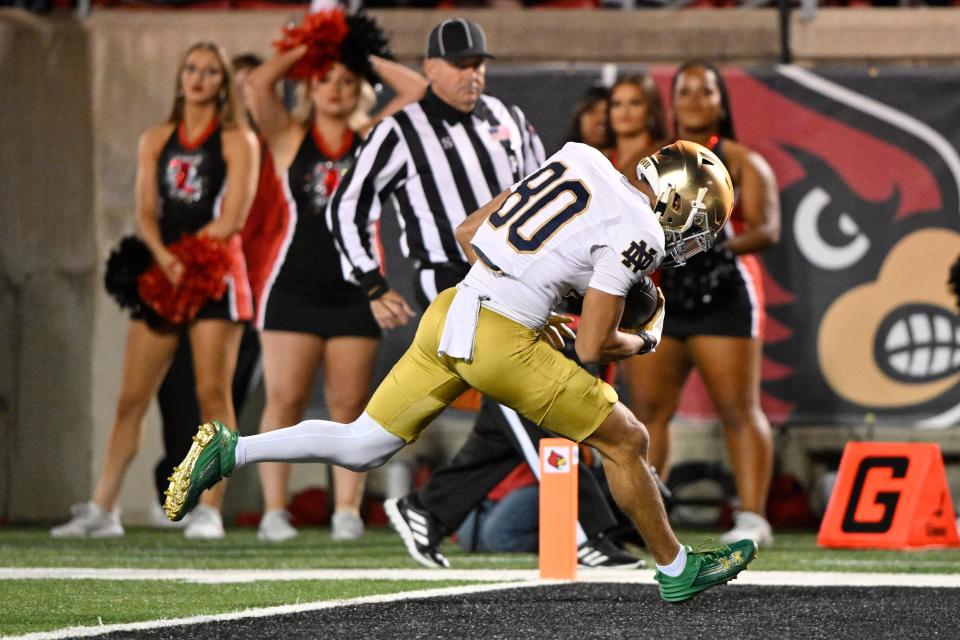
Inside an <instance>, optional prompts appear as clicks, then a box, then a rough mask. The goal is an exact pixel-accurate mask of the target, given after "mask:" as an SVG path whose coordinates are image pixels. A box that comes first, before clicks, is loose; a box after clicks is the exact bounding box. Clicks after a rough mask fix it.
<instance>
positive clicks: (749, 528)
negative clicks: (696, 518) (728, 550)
mask: <svg viewBox="0 0 960 640" xmlns="http://www.w3.org/2000/svg"><path fill="white" fill-rule="evenodd" d="M744 539H750V540H753V541H754V542H756V543H757V546H759V547H771V546H773V530H772V529H771V528H770V523H769V522H767V519H766V518H764V517H763V516H762V515H760V514H759V513H753V512H752V511H737V512H735V513H734V514H733V529H730V531H727V532H726V533H724V534H723V535H722V536H720V542H721V543H722V544H730V543H732V542H736V541H737V540H744Z"/></svg>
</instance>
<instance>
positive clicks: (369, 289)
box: [357, 269, 390, 302]
mask: <svg viewBox="0 0 960 640" xmlns="http://www.w3.org/2000/svg"><path fill="white" fill-rule="evenodd" d="M357 280H359V281H360V288H361V289H363V292H364V293H366V294H367V298H369V299H370V301H371V302H372V301H374V300H377V299H378V298H382V297H383V295H384V294H385V293H386V292H387V291H390V285H389V284H387V279H386V278H384V277H383V274H381V273H380V270H379V269H375V270H373V271H368V272H367V273H363V274H361V275H360V276H359V277H358V278H357Z"/></svg>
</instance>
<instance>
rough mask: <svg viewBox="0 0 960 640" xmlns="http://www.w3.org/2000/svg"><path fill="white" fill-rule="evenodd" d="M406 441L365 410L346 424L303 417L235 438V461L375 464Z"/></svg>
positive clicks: (362, 466)
mask: <svg viewBox="0 0 960 640" xmlns="http://www.w3.org/2000/svg"><path fill="white" fill-rule="evenodd" d="M405 444H406V443H405V442H404V441H403V440H402V439H401V438H399V437H397V436H395V435H393V434H392V433H390V432H389V431H387V430H386V429H384V428H383V427H381V426H380V425H379V424H377V423H376V422H375V421H374V419H373V418H371V417H370V416H368V415H367V414H366V413H365V412H364V413H363V414H361V415H360V417H359V418H357V419H356V420H354V421H353V422H351V423H350V424H340V423H339V422H331V421H329V420H304V421H303V422H301V423H300V424H297V425H294V426H292V427H286V428H284V429H276V430H274V431H268V432H266V433H261V434H258V435H255V436H247V437H245V438H240V439H239V440H238V441H237V449H236V463H237V465H242V464H253V463H255V462H326V463H328V464H335V465H337V466H339V467H345V468H347V469H350V470H352V471H366V470H368V469H373V468H374V467H379V466H380V465H382V464H383V463H384V462H386V461H387V460H389V459H390V456H392V455H393V454H394V453H396V452H397V451H399V450H400V449H401V448H403V446H404V445H405Z"/></svg>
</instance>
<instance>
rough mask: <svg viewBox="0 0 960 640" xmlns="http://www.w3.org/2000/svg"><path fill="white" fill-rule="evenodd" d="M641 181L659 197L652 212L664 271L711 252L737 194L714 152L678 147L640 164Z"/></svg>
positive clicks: (685, 145) (688, 145)
mask: <svg viewBox="0 0 960 640" xmlns="http://www.w3.org/2000/svg"><path fill="white" fill-rule="evenodd" d="M704 152H705V153H704ZM637 175H638V176H639V177H640V179H641V180H643V181H645V182H646V183H647V184H648V185H650V187H651V188H652V189H653V191H654V193H656V194H657V201H656V203H655V204H654V207H653V212H654V214H656V216H657V220H658V221H659V222H660V226H661V227H662V228H663V235H664V240H665V242H664V248H665V252H666V253H665V255H664V259H663V261H662V262H661V263H660V266H661V267H667V268H670V267H680V266H683V265H684V264H686V262H687V260H688V259H689V258H691V257H693V256H695V255H697V254H698V253H702V252H704V251H708V250H710V249H711V248H712V247H713V244H714V240H715V238H716V234H717V233H718V232H719V231H720V229H721V228H722V227H723V225H724V224H725V223H726V221H727V219H728V218H729V217H730V210H731V208H732V204H733V191H732V185H731V183H730V177H729V174H727V171H726V168H725V167H723V164H722V163H721V162H720V160H719V159H718V158H717V157H716V156H715V155H713V153H712V152H710V151H709V150H707V149H706V148H704V147H701V146H700V145H695V144H694V143H690V142H686V141H680V142H677V143H674V144H672V145H669V146H667V147H664V148H663V149H661V150H660V151H658V152H657V153H656V154H654V155H652V156H648V157H646V158H643V159H642V160H640V163H639V164H638V165H637ZM694 190H696V191H695V192H694ZM711 214H712V215H711Z"/></svg>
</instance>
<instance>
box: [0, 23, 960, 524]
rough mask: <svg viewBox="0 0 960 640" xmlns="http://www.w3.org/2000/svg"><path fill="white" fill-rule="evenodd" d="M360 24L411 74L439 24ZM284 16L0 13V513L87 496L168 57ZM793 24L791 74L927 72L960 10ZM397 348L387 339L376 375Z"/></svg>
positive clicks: (587, 43) (722, 44)
mask: <svg viewBox="0 0 960 640" xmlns="http://www.w3.org/2000/svg"><path fill="white" fill-rule="evenodd" d="M374 14H375V15H376V16H377V17H378V18H379V19H380V20H381V21H382V22H383V24H384V25H385V27H386V28H387V30H388V31H389V32H390V33H391V34H392V36H393V42H394V46H395V47H396V49H397V51H398V53H399V55H400V57H401V58H402V59H405V60H407V61H410V62H413V61H415V60H416V59H417V58H418V57H419V56H420V55H421V52H422V49H423V41H424V37H425V34H426V33H427V31H428V29H429V28H430V27H431V26H432V25H433V24H435V23H436V22H437V21H438V20H439V19H440V18H442V17H444V16H445V15H447V14H444V13H439V12H418V11H376V12H374ZM460 15H467V16H468V17H471V18H473V19H476V20H478V21H479V22H481V23H482V24H483V25H484V26H485V28H486V29H487V32H488V37H489V41H490V46H491V49H492V50H494V51H496V52H497V53H498V56H499V58H498V62H497V64H498V65H500V64H503V65H504V67H506V65H509V64H511V63H518V62H531V61H539V62H548V61H549V62H552V63H556V64H557V66H558V68H559V69H573V68H574V67H575V66H576V65H575V64H574V61H576V63H577V64H583V63H593V64H595V65H596V64H598V63H602V62H608V61H611V60H616V61H617V62H621V63H631V62H632V63H664V64H666V63H670V62H676V61H678V60H681V59H686V58H688V57H692V56H699V57H705V58H710V59H714V60H721V61H726V62H736V63H741V64H745V63H760V64H765V65H771V64H773V63H775V62H776V61H777V59H778V55H779V38H780V34H779V28H778V22H777V14H776V12H775V11H772V10H767V9H762V10H736V11H707V10H697V11H637V12H633V13H621V12H605V11H530V12H474V11H470V12H466V11H465V12H462V13H461V14H460ZM298 17H299V15H298V14H297V13H294V12H291V11H286V10H278V11H260V12H240V11H236V12H208V11H189V12H177V11H159V12H136V11H97V12H95V13H94V15H93V16H92V17H90V18H88V19H86V20H82V21H81V20H77V19H74V18H72V17H69V16H53V17H38V16H34V15H32V14H27V13H23V12H20V11H16V10H6V9H4V10H0V87H2V89H0V136H2V139H3V145H2V151H0V171H2V173H0V175H3V176H4V180H2V181H0V228H2V229H3V233H2V237H0V358H2V362H3V363H4V364H3V365H0V429H2V431H0V518H3V517H6V518H7V519H9V520H10V521H16V522H22V521H38V520H49V519H53V518H57V517H61V516H63V515H64V514H65V513H66V511H67V507H68V506H69V504H71V503H72V502H75V501H78V500H82V499H86V498H87V497H88V496H89V495H90V492H91V490H92V487H93V482H94V481H95V479H96V474H97V473H98V471H99V468H100V464H101V460H102V458H101V456H102V454H103V451H104V449H105V443H106V439H107V437H108V435H109V427H110V424H111V422H112V418H113V411H114V405H115V401H116V393H117V389H118V386H119V380H120V368H121V363H122V355H123V336H124V335H125V327H126V322H125V319H124V317H123V315H122V314H121V313H120V312H119V311H118V310H117V309H116V307H115V305H114V304H113V303H112V301H110V300H109V299H108V298H107V297H106V295H105V294H104V292H103V290H102V286H101V283H100V280H101V278H102V265H103V262H104V260H105V259H106V256H107V255H108V253H109V250H110V248H111V247H112V246H113V245H114V244H115V243H116V241H117V240H118V239H119V237H120V236H122V235H123V234H124V233H125V232H128V231H131V230H132V229H133V184H134V175H135V171H136V141H137V136H138V135H139V134H140V132H141V131H142V130H143V129H144V128H146V127H147V126H148V125H150V124H151V123H154V122H157V121H160V120H162V119H163V117H164V116H165V115H166V112H167V109H168V108H169V101H170V98H171V95H172V91H173V82H174V73H175V69H176V64H177V62H178V61H179V58H180V56H181V55H182V52H183V51H184V49H185V48H186V47H187V46H188V45H189V44H191V43H193V42H195V41H197V40H201V39H211V38H214V39H216V40H217V41H218V42H220V43H221V44H223V45H225V46H226V47H227V49H228V51H229V52H231V53H237V52H241V51H248V50H253V51H257V52H259V53H262V54H268V53H269V49H270V45H269V43H270V41H271V40H272V39H275V37H276V35H277V32H278V28H279V26H280V25H282V24H283V23H284V22H286V21H288V20H291V19H296V18H298ZM791 30H792V32H793V34H794V40H793V51H794V55H795V56H796V58H797V60H799V61H801V62H805V63H826V62H839V61H846V62H851V61H853V62H864V61H875V62H881V61H890V60H896V61H898V62H913V63H917V64H920V65H927V64H937V63H943V62H948V61H951V60H955V59H956V58H957V57H958V56H960V12H956V11H951V10H937V9H924V10H918V11H906V10H889V11H888V10H858V9H843V10H821V11H820V12H819V13H818V14H817V17H816V19H815V20H813V21H808V22H804V21H802V20H801V19H800V17H799V15H798V14H794V16H793V17H792V18H791ZM531 33H536V34H538V36H537V37H536V38H531V37H530V34H531ZM492 80H494V79H492ZM544 97H545V98H547V99H549V96H542V97H541V98H544ZM407 337H408V336H407V335H405V334H399V335H396V336H394V337H392V339H391V340H390V341H389V344H388V349H387V350H386V355H385V356H384V363H386V362H388V361H389V360H390V358H391V357H395V354H396V353H399V350H400V349H401V348H402V344H403V343H404V342H405V340H406V339H407ZM384 366H385V365H384ZM249 420H250V419H249V418H247V422H249ZM146 433H147V435H146V440H145V443H144V451H145V453H144V455H141V456H140V457H139V458H138V460H137V461H136V463H135V464H134V466H133V467H132V468H131V470H130V476H129V478H130V479H129V482H128V483H127V485H126V487H125V490H124V493H123V498H122V502H121V506H122V507H123V508H124V509H125V511H126V514H125V519H127V520H136V519H138V518H142V517H143V515H144V512H145V505H146V504H148V502H149V500H151V499H152V487H151V484H152V481H151V478H152V465H153V464H154V462H155V460H156V458H157V456H156V455H155V454H154V452H153V451H150V450H156V448H157V447H158V446H159V435H158V434H159V424H158V420H157V418H156V415H155V413H151V415H150V416H149V418H148V427H147V430H146ZM246 484H247V486H248V488H247V489H245V490H244V491H238V490H237V489H238V488H239V487H240V486H242V485H241V483H240V482H239V481H238V482H236V483H235V485H234V487H233V488H232V489H231V492H229V493H228V509H231V508H232V509H239V508H247V507H248V506H253V507H255V505H256V495H255V494H256V483H255V482H254V481H250V482H248V483H246Z"/></svg>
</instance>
